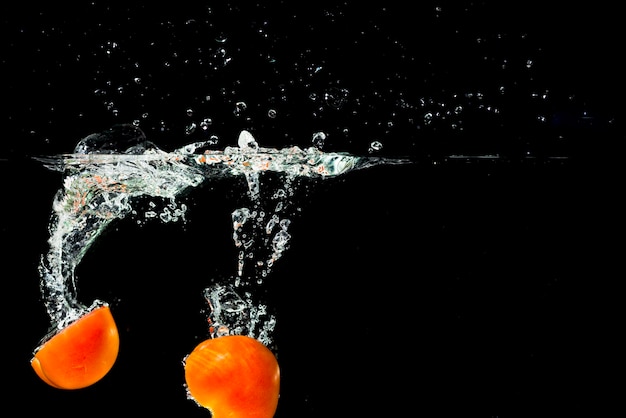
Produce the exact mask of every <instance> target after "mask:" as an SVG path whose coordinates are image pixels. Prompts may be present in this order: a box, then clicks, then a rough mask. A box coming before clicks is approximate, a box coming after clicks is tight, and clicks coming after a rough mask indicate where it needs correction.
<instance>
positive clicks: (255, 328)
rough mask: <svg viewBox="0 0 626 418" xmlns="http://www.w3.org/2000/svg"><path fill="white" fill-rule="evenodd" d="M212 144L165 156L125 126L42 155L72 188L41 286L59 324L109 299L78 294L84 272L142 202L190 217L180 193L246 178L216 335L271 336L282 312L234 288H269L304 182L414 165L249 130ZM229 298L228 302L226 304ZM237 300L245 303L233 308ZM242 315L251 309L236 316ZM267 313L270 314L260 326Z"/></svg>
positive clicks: (213, 296)
mask: <svg viewBox="0 0 626 418" xmlns="http://www.w3.org/2000/svg"><path fill="white" fill-rule="evenodd" d="M210 145H211V143H209V142H198V143H191V144H187V145H185V146H183V147H181V148H179V149H176V150H175V151H174V152H165V151H163V150H161V149H159V148H158V147H157V146H156V145H154V144H153V143H151V142H150V141H148V140H147V139H146V137H145V135H144V134H143V132H142V131H141V130H140V129H139V128H138V127H136V126H133V125H120V126H116V127H113V128H111V129H110V130H108V131H105V132H103V133H99V134H93V135H89V136H88V137H86V138H84V139H83V140H82V141H80V142H79V143H78V144H77V145H76V147H75V150H74V152H73V153H71V154H62V155H57V156H52V157H40V158H37V160H39V161H41V162H42V163H43V164H44V165H45V166H46V167H48V168H49V169H52V170H57V171H60V172H62V173H63V175H64V178H63V187H62V188H61V189H60V190H59V191H58V192H57V193H56V195H55V198H54V202H53V205H52V215H51V221H50V225H49V232H50V238H49V241H48V242H49V251H48V253H47V254H46V255H44V256H42V260H41V264H40V267H39V272H40V275H41V291H42V294H43V296H44V301H45V302H44V303H45V307H46V310H47V312H48V314H49V316H50V318H51V323H52V328H53V329H62V328H64V327H66V326H67V325H69V324H70V323H71V322H73V321H74V320H76V319H78V318H80V317H81V316H82V315H84V314H85V313H86V312H88V311H90V310H91V309H93V307H94V306H98V305H101V304H103V303H104V302H102V301H94V303H93V304H92V305H91V306H90V307H87V306H85V305H84V304H83V303H81V302H80V301H78V300H77V289H76V277H75V270H76V267H77V266H78V264H79V263H80V261H81V260H82V258H83V256H84V255H85V253H86V252H87V250H88V249H89V248H90V247H91V245H92V244H93V243H94V242H95V240H96V239H97V238H98V237H99V236H100V234H101V233H102V232H103V231H104V230H105V229H106V228H107V227H108V226H109V225H110V224H111V222H113V221H115V220H117V219H122V218H124V217H126V216H127V215H128V214H130V213H133V212H135V211H136V209H135V208H134V204H135V202H136V201H137V200H138V199H143V198H146V197H152V198H161V199H164V200H166V201H168V202H169V203H168V204H167V205H166V207H165V208H164V210H163V212H162V213H161V215H160V216H158V217H159V218H160V219H161V220H162V221H164V222H169V221H176V220H179V219H184V214H185V210H186V207H185V206H184V205H182V204H181V205H179V204H178V203H177V201H176V199H177V197H179V196H180V195H181V194H183V193H184V192H186V191H187V190H189V189H190V188H194V187H197V186H199V185H201V184H202V183H203V182H205V181H206V180H208V179H219V178H225V177H235V176H244V177H245V179H246V182H247V186H248V196H249V199H250V207H242V208H238V209H235V210H234V211H233V212H232V221H233V240H234V243H235V245H236V246H237V247H238V248H240V252H239V257H238V263H237V274H236V275H235V276H234V279H233V282H232V283H230V284H229V285H228V286H230V287H229V289H230V290H229V291H225V290H224V289H225V288H224V287H222V285H217V286H214V287H212V288H207V289H206V291H205V297H206V299H207V301H208V302H209V305H210V307H211V309H212V315H213V320H212V321H213V327H214V329H216V328H215V327H217V329H219V330H221V331H216V334H215V335H217V334H219V333H220V332H228V333H245V334H252V333H257V334H258V335H256V336H257V337H259V336H260V335H265V337H264V338H266V339H267V338H269V332H270V331H271V328H273V325H272V324H273V323H274V318H273V317H271V316H269V317H267V312H266V309H265V308H264V307H262V306H261V305H255V304H254V303H253V302H252V299H251V297H250V295H249V294H248V296H244V297H243V298H242V297H240V296H238V295H237V293H234V292H235V290H234V289H235V288H237V287H241V288H242V289H244V285H245V287H247V288H248V289H249V288H250V286H254V285H255V284H256V285H259V284H261V283H262V279H263V278H264V277H266V276H267V275H268V274H269V272H270V269H271V267H272V266H273V265H274V263H275V262H276V261H277V260H278V259H279V258H280V257H281V256H282V254H283V252H284V251H285V250H286V249H287V247H288V244H289V240H290V237H291V236H290V234H289V225H290V223H291V220H290V219H289V218H288V215H286V212H285V208H286V207H287V206H288V205H289V203H290V202H289V200H290V198H291V197H292V192H290V191H291V190H293V187H292V184H293V181H294V179H296V178H328V177H335V176H339V175H342V174H345V173H348V172H350V171H353V170H358V169H363V168H367V167H372V166H375V165H380V164H402V163H406V162H407V161H405V160H394V159H385V158H378V157H358V156H353V155H350V154H346V153H324V152H322V151H320V150H319V149H317V148H315V147H311V148H306V149H301V148H299V147H289V148H285V149H273V148H263V147H260V146H259V144H258V143H257V141H256V140H255V139H254V137H253V136H252V134H251V133H249V132H247V131H242V132H241V134H240V135H239V138H238V146H237V147H226V148H224V150H209V149H207V150H205V151H202V149H204V148H207V147H208V146H210ZM264 172H273V173H279V175H280V176H281V182H280V184H279V186H277V187H276V188H275V189H274V190H271V193H270V195H271V199H270V201H272V203H273V205H274V206H273V208H271V209H270V210H268V209H266V208H265V207H264V203H263V199H261V180H260V175H261V174H262V173H264ZM151 203H152V202H151ZM153 206H154V204H152V205H151V206H150V207H149V210H148V211H146V213H145V216H146V217H152V218H155V217H157V213H156V212H155V211H154V210H153ZM255 251H256V252H257V253H256V254H255ZM246 260H255V261H256V263H254V265H255V266H256V267H258V271H259V273H258V275H257V276H256V281H255V282H252V280H250V277H247V276H246V275H245V274H244V267H245V263H246ZM243 291H244V292H245V291H246V290H243ZM233 294H234V295H236V296H233ZM226 296H227V297H228V298H227V300H222V298H223V297H226ZM232 306H243V307H244V308H245V309H243V310H241V311H238V310H235V311H232V312H231V307H232ZM233 312H240V313H241V314H240V315H239V316H237V320H236V321H235V320H234V317H233V316H232V315H231V313H233ZM226 313H229V314H228V315H226ZM262 317H263V318H265V319H264V320H263V324H261V325H259V321H260V318H262ZM233 321H234V322H233ZM225 330H227V331H225Z"/></svg>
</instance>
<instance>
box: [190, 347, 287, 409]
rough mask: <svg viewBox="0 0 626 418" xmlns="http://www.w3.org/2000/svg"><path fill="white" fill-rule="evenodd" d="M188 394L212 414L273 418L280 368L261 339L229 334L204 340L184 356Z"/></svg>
mask: <svg viewBox="0 0 626 418" xmlns="http://www.w3.org/2000/svg"><path fill="white" fill-rule="evenodd" d="M185 380H186V383H187V391H188V393H189V395H190V396H191V397H192V398H193V400H195V401H196V403H198V404H199V405H200V406H203V407H205V408H207V409H208V410H210V411H211V414H212V416H213V418H226V417H230V418H272V417H273V416H274V413H275V412H276V408H277V406H278V397H279V389H280V369H279V367H278V362H277V360H276V357H275V356H274V353H272V351H271V350H270V349H269V348H267V347H266V346H265V345H264V344H263V343H261V342H260V341H258V340H256V339H254V338H251V337H247V336H243V335H229V336H223V337H218V338H213V339H209V340H205V341H203V342H202V343H200V344H198V346H196V348H195V349H194V350H193V351H192V352H191V354H189V355H188V356H187V357H186V358H185Z"/></svg>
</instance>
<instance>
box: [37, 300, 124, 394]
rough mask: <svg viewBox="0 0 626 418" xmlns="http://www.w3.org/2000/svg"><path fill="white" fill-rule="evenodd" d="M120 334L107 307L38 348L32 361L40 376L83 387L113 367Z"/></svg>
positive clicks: (58, 384) (59, 385) (60, 385)
mask: <svg viewBox="0 0 626 418" xmlns="http://www.w3.org/2000/svg"><path fill="white" fill-rule="evenodd" d="M119 344H120V340H119V334H118V331H117V327H116V325H115V321H114V320H113V316H112V315H111V311H110V310H109V307H108V306H102V307H99V308H97V309H95V310H93V311H91V312H89V313H88V314H86V315H84V316H83V317H81V318H79V319H78V320H76V321H75V322H73V323H72V324H70V325H68V326H67V327H66V328H64V329H62V330H61V331H60V332H59V333H58V334H56V335H55V336H54V337H52V338H51V339H49V340H48V341H46V342H45V343H44V344H43V345H41V346H40V347H38V348H37V350H36V351H35V354H34V356H33V358H32V360H31V361H30V363H31V366H32V367H33V369H34V370H35V372H36V373H37V376H39V377H40V378H41V380H43V381H44V382H46V383H47V384H49V385H50V386H53V387H55V388H59V389H81V388H84V387H87V386H90V385H92V384H94V383H96V382H97V381H99V380H100V379H102V378H103V377H104V376H105V375H106V374H107V373H108V372H109V370H110V369H111V367H113V364H114V363H115V360H116V359H117V354H118V351H119Z"/></svg>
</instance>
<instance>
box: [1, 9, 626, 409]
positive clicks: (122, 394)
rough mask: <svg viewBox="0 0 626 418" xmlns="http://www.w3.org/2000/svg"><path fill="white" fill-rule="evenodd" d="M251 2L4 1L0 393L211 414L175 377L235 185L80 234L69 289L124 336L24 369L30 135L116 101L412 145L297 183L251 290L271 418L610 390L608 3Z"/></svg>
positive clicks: (583, 395) (76, 121) (292, 137)
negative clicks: (107, 356) (105, 309)
mask: <svg viewBox="0 0 626 418" xmlns="http://www.w3.org/2000/svg"><path fill="white" fill-rule="evenodd" d="M241 3H243V2H241ZM267 3H268V4H262V3H261V4H259V3H249V4H248V3H245V4H239V3H238V2H227V3H223V2H213V3H212V2H195V3H193V5H187V4H185V3H177V4H175V5H174V4H169V3H168V4H162V5H141V4H138V3H133V4H132V5H131V4H122V5H113V4H107V3H105V2H99V1H95V2H86V3H85V4H83V5H79V6H72V7H70V6H59V5H56V4H55V5H53V4H48V5H31V4H22V5H19V4H11V5H10V6H7V5H3V6H2V9H1V10H2V16H0V19H1V20H2V39H1V41H0V47H1V48H2V50H1V51H2V56H1V57H0V58H1V61H0V63H1V64H0V65H1V68H2V74H3V75H2V82H1V83H0V86H1V87H0V88H1V90H0V91H1V94H2V99H3V107H4V110H3V111H2V115H3V122H4V123H3V133H2V138H1V143H0V159H1V160H0V167H1V169H2V178H3V184H4V186H3V192H2V205H1V207H2V209H1V210H2V212H0V215H1V216H2V219H3V223H2V225H1V232H2V238H3V239H2V241H3V247H2V248H3V250H2V257H3V258H4V261H3V263H2V264H3V267H4V269H3V270H4V273H3V278H4V280H3V291H2V294H3V296H4V298H3V299H4V303H3V306H2V320H3V325H4V329H5V333H4V338H3V353H5V362H6V363H7V364H6V366H5V368H4V371H5V380H4V382H5V384H4V385H3V389H2V391H1V392H0V393H1V394H2V399H3V406H4V407H5V408H6V410H14V408H17V410H20V411H23V412H24V413H29V414H32V415H37V414H44V413H46V414H47V413H51V414H65V415H67V416H85V415H87V416H110V415H111V414H116V413H122V412H130V413H138V414H142V415H151V414H154V413H155V412H158V411H160V412H163V411H167V412H166V413H168V414H171V415H175V416H185V417H187V416H189V417H192V416H198V417H200V416H208V412H206V411H205V410H203V409H201V408H198V407H197V406H196V405H195V404H194V403H193V402H192V401H190V400H188V399H186V396H185V390H184V377H183V368H182V359H183V357H184V356H185V355H186V354H187V353H189V352H190V351H191V349H192V348H193V347H194V346H195V345H196V344H197V343H198V342H200V341H202V340H203V339H205V338H207V337H208V334H207V331H208V330H207V329H206V322H205V320H206V317H205V315H206V312H205V308H206V307H205V305H204V301H203V299H202V297H201V292H202V289H204V288H205V287H206V286H207V285H208V284H210V283H213V282H214V281H219V280H223V279H227V278H229V277H230V276H232V275H233V274H234V273H235V271H236V270H235V269H236V264H235V259H236V249H235V247H234V245H233V243H232V238H231V234H232V230H231V229H230V228H231V226H230V213H231V212H232V210H233V209H235V208H237V207H240V206H241V205H242V204H245V202H246V200H245V185H244V184H243V183H242V182H241V181H239V180H237V179H235V180H229V181H223V182H211V183H209V184H207V185H206V186H203V187H201V188H198V189H196V190H194V191H193V192H191V193H190V194H189V195H188V196H185V198H184V201H185V203H187V204H188V205H189V212H188V214H187V218H188V220H187V222H186V223H184V224H183V225H181V224H166V225H162V224H159V223H157V222H154V223H147V224H145V225H143V226H138V225H136V223H135V221H134V220H133V219H125V220H123V221H120V222H118V223H117V224H115V225H114V226H113V227H112V228H111V229H110V230H109V231H107V233H105V234H104V235H103V237H102V238H101V239H100V240H99V241H98V242H97V243H96V244H95V245H94V246H93V247H92V248H91V249H90V250H89V252H88V253H87V255H86V256H85V259H84V260H83V262H82V264H81V265H80V266H79V268H78V269H77V275H78V279H79V283H78V287H79V298H80V300H82V301H84V302H85V303H89V302H90V301H91V300H93V299H96V298H98V299H103V300H106V301H108V302H109V303H110V304H111V309H112V311H113V315H114V316H115V318H116V321H117V324H118V327H119V329H120V339H121V349H120V355H119V358H118V361H117V363H116V364H115V366H114V368H113V369H112V371H111V372H110V373H109V374H108V375H107V376H106V377H105V378H104V379H103V380H102V381H100V382H98V383H97V384H96V385H94V386H92V387H90V388H87V389H83V390H79V391H59V390H56V389H52V388H50V387H48V386H47V385H45V384H44V383H43V382H41V381H40V380H39V379H38V378H37V377H36V376H35V374H34V372H33V371H32V369H31V368H30V365H29V360H30V357H31V355H32V350H33V349H34V348H35V347H36V346H37V344H38V341H39V339H40V338H41V337H42V336H43V335H44V334H45V332H46V331H47V328H48V326H49V323H48V318H47V316H46V313H45V310H44V307H43V302H42V301H41V297H40V294H39V288H38V281H39V277H38V274H37V265H38V262H39V258H40V256H41V254H43V253H45V252H46V251H47V243H46V240H47V238H48V236H47V232H48V231H47V224H48V219H49V214H50V209H51V202H52V198H53V196H54V193H55V192H56V190H57V189H58V188H59V187H60V186H61V184H62V177H61V175H60V174H59V173H55V172H51V171H48V170H46V169H44V168H43V167H41V166H39V165H38V164H37V163H36V162H34V161H32V160H31V159H30V158H29V157H30V156H34V155H45V154H54V153H60V152H71V150H72V149H73V147H74V145H75V144H76V142H77V141H78V140H79V139H80V138H82V137H84V136H86V135H88V134H90V133H92V132H100V131H102V130H105V129H108V128H109V127H110V126H112V125H113V124H116V123H132V121H134V120H137V121H139V126H140V127H141V128H142V129H143V130H144V132H145V133H146V135H147V136H148V138H149V139H150V140H152V141H153V142H154V143H156V144H157V145H158V146H159V147H161V148H163V149H166V150H171V149H173V148H175V147H177V146H180V145H183V144H185V143H188V142H191V141H194V140H202V139H207V136H208V135H209V134H211V135H216V136H217V137H218V138H219V144H218V145H219V147H224V146H227V145H234V144H235V141H236V137H237V135H238V133H239V131H240V130H241V129H249V130H250V131H251V132H252V133H253V134H254V135H255V137H256V138H257V140H258V141H259V142H260V144H261V145H262V146H272V147H283V146H287V145H292V144H297V145H300V146H302V147H304V146H310V145H311V137H312V134H313V133H314V132H317V131H324V132H326V133H327V135H328V138H327V142H326V144H325V148H324V150H329V151H349V152H352V153H354V154H358V155H365V154H367V153H368V148H369V145H370V143H371V142H372V141H373V140H379V141H381V142H382V143H383V148H382V150H380V151H379V152H378V153H377V154H376V155H381V156H390V157H396V156H402V157H408V158H410V159H411V160H413V162H414V164H412V165H408V166H397V167H378V168H373V169H369V170H365V171H360V172H354V173H350V174H348V175H346V176H344V177H342V178H338V179H330V180H326V181H323V182H319V181H311V182H304V184H303V187H302V190H301V192H300V193H299V194H298V196H297V199H298V200H296V201H295V202H294V207H297V208H299V209H300V210H299V211H298V213H297V214H295V215H293V219H292V220H293V223H292V227H291V229H290V232H291V234H292V236H293V238H292V241H291V245H290V248H289V250H288V251H287V252H286V253H285V255H284V256H283V258H282V259H281V260H279V262H278V263H277V265H276V267H275V269H274V271H273V272H272V273H271V275H270V276H269V277H268V278H267V279H266V281H265V283H264V285H263V286H262V287H260V289H259V294H258V295H257V296H258V297H259V298H260V299H263V300H266V301H267V303H268V306H269V307H270V309H271V310H272V312H273V313H274V314H275V315H276V318H277V321H278V322H277V328H276V330H275V335H274V340H275V341H274V342H275V347H274V348H275V352H276V354H277V356H278V359H279V362H280V365H281V377H282V385H281V387H282V389H281V398H280V402H279V408H278V412H277V414H276V417H277V418H279V417H313V416H321V415H324V416H332V417H335V416H336V417H343V416H364V417H369V416H394V415H400V414H402V415H409V416H420V415H428V416H432V415H435V414H437V415H446V416H467V415H470V414H471V415H475V414H478V415H480V414H483V415H484V416H494V415H498V416H510V415H515V416H519V415H524V414H530V415H533V416H535V415H540V414H542V413H544V412H545V413H546V414H554V415H557V416H559V415H562V414H564V413H565V411H570V410H573V409H578V408H581V407H587V406H595V405H599V404H606V403H608V402H609V401H611V400H613V398H614V396H615V394H616V390H614V389H612V386H611V384H609V383H608V379H609V377H610V376H611V375H612V374H613V373H614V372H613V371H612V370H613V369H614V364H612V361H611V360H610V358H611V357H610V353H611V351H612V349H613V347H614V346H615V343H616V341H615V338H614V337H613V335H614V333H615V329H613V328H612V324H613V323H614V322H615V321H616V316H617V313H618V311H619V309H618V305H617V296H616V293H615V290H614V286H615V284H616V283H614V282H615V281H619V279H620V275H619V274H618V273H615V272H614V271H613V270H610V269H608V268H607V267H606V266H607V265H609V262H610V261H611V259H612V258H613V257H614V256H616V255H617V251H616V250H610V249H609V248H611V247H610V246H609V245H606V243H607V242H610V241H611V239H612V238H610V237H611V236H615V237H614V238H616V239H619V238H620V237H619V236H618V235H617V234H616V233H615V232H614V231H615V228H616V224H615V223H613V221H612V220H611V219H612V217H611V215H612V214H614V213H616V211H615V209H614V205H613V203H614V202H613V200H615V199H616V198H615V196H617V193H618V190H619V189H616V188H615V189H614V188H612V186H610V184H611V178H610V177H608V176H609V175H610V174H611V173H610V172H609V171H607V170H606V168H611V167H613V166H611V164H610V163H609V162H608V161H610V160H611V158H610V157H611V154H612V153H611V151H610V150H611V149H612V147H613V144H614V143H615V142H616V141H617V140H618V139H620V138H623V133H622V132H621V125H620V123H619V122H618V116H619V114H618V111H617V107H616V104H617V103H618V94H617V93H616V91H617V88H618V83H617V80H618V77H617V75H618V73H619V70H618V66H617V57H618V55H619V52H620V51H619V49H618V42H617V41H616V40H617V39H618V30H617V28H618V25H617V24H616V23H617V22H616V21H617V17H616V15H617V14H616V13H615V12H614V11H613V10H611V8H609V7H607V6H606V5H603V4H602V2H594V3H593V4H591V5H585V6H573V5H571V4H569V5H561V4H557V3H554V2H553V3H551V4H549V5H546V4H545V3H541V2H513V4H511V2H454V3H453V2H420V3H419V4H418V5H417V6H415V5H413V4H411V5H408V4H407V5H397V4H395V3H389V4H377V3H374V4H372V5H365V4H364V3H363V4H362V3H360V2H356V1H347V2H341V3H339V2H315V3H310V4H306V5H303V4H302V2H267ZM500 3H506V5H505V4H500ZM221 47H223V48H224V50H225V54H222V53H221V52H219V48H221ZM224 57H227V58H231V60H230V62H228V63H227V64H225V63H224ZM136 78H139V79H140V82H136V81H135V79H136ZM344 91H347V92H348V93H347V95H346V97H344V99H345V101H343V102H340V103H339V104H337V103H336V102H332V101H330V100H324V99H323V97H324V95H325V94H330V95H332V96H334V97H337V96H341V94H342V92H344ZM207 97H210V99H207ZM341 97H343V96H341ZM622 100H623V99H622ZM238 101H243V102H245V103H246V104H247V109H246V110H245V112H244V114H243V115H240V116H238V115H236V114H234V112H233V110H234V107H235V103H236V102H238ZM111 103H112V104H111ZM188 109H191V110H192V112H191V113H188V112H187V110H188ZM269 109H275V110H276V111H277V117H276V118H273V119H272V118H269V117H268V116H267V112H268V110H269ZM426 114H431V115H432V118H428V117H426V116H425V115H426ZM207 117H209V118H211V119H212V121H213V123H212V125H211V126H210V128H209V129H208V131H207V132H206V133H205V132H203V131H202V130H201V129H196V130H195V131H194V132H192V133H190V134H187V133H186V129H187V128H188V127H189V126H190V123H192V122H195V123H196V124H198V123H199V121H201V120H202V119H203V118H207ZM453 155H465V156H472V157H476V156H485V155H488V156H491V157H493V158H450V156H453ZM618 271H619V270H618Z"/></svg>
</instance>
